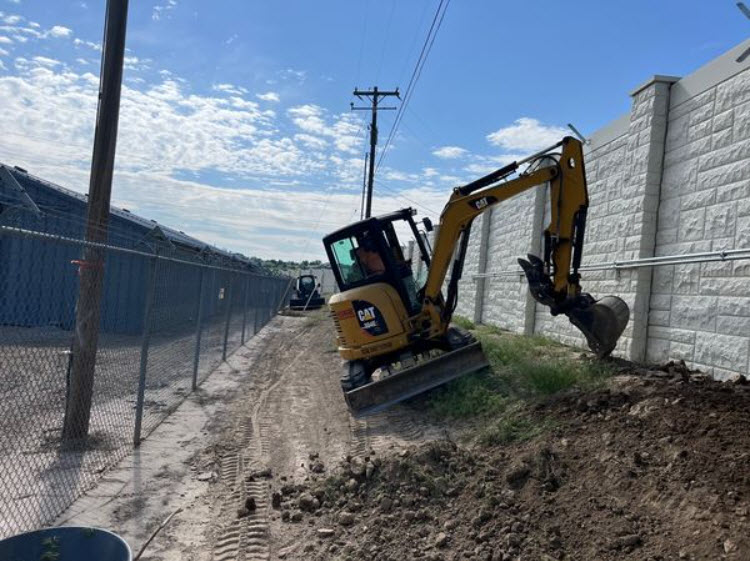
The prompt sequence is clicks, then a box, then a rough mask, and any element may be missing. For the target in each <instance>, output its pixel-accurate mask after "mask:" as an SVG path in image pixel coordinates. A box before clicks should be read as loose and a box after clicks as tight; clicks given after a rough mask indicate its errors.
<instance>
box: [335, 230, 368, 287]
mask: <svg viewBox="0 0 750 561" xmlns="http://www.w3.org/2000/svg"><path fill="white" fill-rule="evenodd" d="M358 247H359V246H358V244H357V240H356V239H355V238H351V237H350V238H344V239H342V240H338V241H336V242H333V244H332V245H331V249H332V251H333V255H334V257H335V258H336V266H337V267H338V269H339V273H340V274H341V278H342V280H343V281H344V282H345V283H346V284H352V283H355V282H358V281H361V280H362V279H364V278H366V275H365V272H364V270H363V268H362V265H361V264H360V262H359V260H358V259H357V248H358Z"/></svg>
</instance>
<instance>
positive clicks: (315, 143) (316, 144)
mask: <svg viewBox="0 0 750 561" xmlns="http://www.w3.org/2000/svg"><path fill="white" fill-rule="evenodd" d="M294 140H296V141H297V142H300V143H302V144H304V145H305V146H307V147H308V148H312V149H314V150H323V149H324V148H326V147H327V146H328V141H326V140H325V139H323V138H320V137H319V136H313V135H311V134H304V133H301V134H295V135H294Z"/></svg>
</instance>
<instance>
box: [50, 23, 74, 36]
mask: <svg viewBox="0 0 750 561" xmlns="http://www.w3.org/2000/svg"><path fill="white" fill-rule="evenodd" d="M47 34H49V36H50V37H70V36H71V35H72V34H73V30H72V29H69V28H67V27H63V26H62V25H55V26H53V27H52V28H51V29H50V30H49V31H48V32H47Z"/></svg>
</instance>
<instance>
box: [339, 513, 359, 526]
mask: <svg viewBox="0 0 750 561" xmlns="http://www.w3.org/2000/svg"><path fill="white" fill-rule="evenodd" d="M338 520H339V524H341V525H342V526H351V525H352V524H354V521H355V518H354V515H353V514H352V513H351V512H346V511H344V512H340V513H339V515H338Z"/></svg>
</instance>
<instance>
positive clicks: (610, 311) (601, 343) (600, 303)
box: [565, 296, 630, 358]
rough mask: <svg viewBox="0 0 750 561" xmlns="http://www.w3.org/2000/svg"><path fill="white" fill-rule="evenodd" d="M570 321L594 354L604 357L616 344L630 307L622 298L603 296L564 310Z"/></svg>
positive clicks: (625, 324)
mask: <svg viewBox="0 0 750 561" xmlns="http://www.w3.org/2000/svg"><path fill="white" fill-rule="evenodd" d="M565 315H566V316H568V319H570V322H571V323H572V324H573V325H575V326H576V327H577V328H578V329H580V330H581V333H583V334H584V336H585V337H586V341H587V342H588V344H589V347H590V348H591V350H592V351H594V354H596V356H597V357H599V358H604V357H605V356H607V355H609V353H611V352H612V351H613V350H614V348H615V346H616V345H617V340H618V339H619V338H620V335H622V332H623V331H625V327H627V325H628V320H629V319H630V309H629V308H628V305H627V304H626V303H625V301H624V300H623V299H622V298H618V297H617V296H604V297H603V298H601V299H600V300H597V301H596V302H594V303H593V304H588V305H586V306H582V307H575V308H572V309H570V310H568V311H566V312H565Z"/></svg>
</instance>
